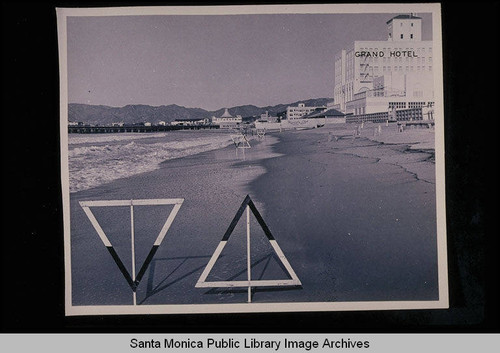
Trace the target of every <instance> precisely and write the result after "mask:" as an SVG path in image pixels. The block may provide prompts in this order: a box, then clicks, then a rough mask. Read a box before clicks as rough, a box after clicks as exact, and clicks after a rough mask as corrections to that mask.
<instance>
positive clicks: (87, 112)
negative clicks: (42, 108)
mask: <svg viewBox="0 0 500 353" xmlns="http://www.w3.org/2000/svg"><path fill="white" fill-rule="evenodd" d="M329 101H331V98H316V99H308V100H303V101H298V102H293V103H288V104H278V105H274V106H267V107H257V106H254V105H242V106H237V107H231V108H229V112H230V113H231V114H232V115H233V116H235V115H241V116H242V117H244V118H247V117H258V116H260V114H263V113H265V112H266V111H267V112H269V114H270V115H277V114H279V113H282V112H284V111H286V107H287V106H290V105H294V106H296V105H297V104H298V103H305V105H306V106H320V105H326V103H327V102H329ZM223 113H224V108H221V109H218V110H216V111H207V110H204V109H201V108H186V107H182V106H179V105H176V104H171V105H161V106H156V107H155V106H150V105H140V104H137V105H126V106H124V107H109V106H105V105H88V104H79V103H70V104H69V105H68V120H69V121H72V122H84V123H89V124H99V125H108V124H111V123H114V122H123V123H126V124H133V123H140V122H150V123H153V124H156V123H158V122H159V121H165V122H171V121H174V120H175V119H201V118H210V117H212V116H221V115H222V114H223Z"/></svg>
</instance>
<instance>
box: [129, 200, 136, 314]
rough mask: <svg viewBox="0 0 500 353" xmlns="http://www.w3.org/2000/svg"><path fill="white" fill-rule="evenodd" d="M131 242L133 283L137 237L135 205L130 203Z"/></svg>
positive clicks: (133, 279) (133, 278)
mask: <svg viewBox="0 0 500 353" xmlns="http://www.w3.org/2000/svg"><path fill="white" fill-rule="evenodd" d="M130 242H131V246H132V281H134V282H135V237H134V205H133V204H132V201H131V202H130ZM132 295H133V298H134V305H137V297H136V292H135V290H134V291H133V292H132Z"/></svg>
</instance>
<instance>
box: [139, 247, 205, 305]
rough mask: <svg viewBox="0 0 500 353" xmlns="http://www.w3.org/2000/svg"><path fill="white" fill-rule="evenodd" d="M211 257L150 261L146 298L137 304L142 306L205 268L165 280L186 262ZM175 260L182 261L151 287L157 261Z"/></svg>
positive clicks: (200, 267)
mask: <svg viewBox="0 0 500 353" xmlns="http://www.w3.org/2000/svg"><path fill="white" fill-rule="evenodd" d="M210 257H211V255H199V256H176V257H163V258H158V259H154V260H153V261H151V265H150V268H149V276H148V283H147V289H146V297H145V298H144V299H143V300H141V301H140V302H139V304H143V303H144V302H145V301H146V300H148V298H150V297H152V296H153V295H155V294H157V293H159V292H161V291H163V290H164V289H166V288H168V287H170V286H171V285H173V284H175V283H177V282H179V281H182V280H183V279H185V278H187V277H189V276H191V275H192V274H194V273H196V272H197V271H200V270H202V269H203V268H205V265H202V266H198V267H196V268H194V269H192V270H191V271H189V272H187V273H185V274H183V275H182V276H180V277H176V278H173V279H172V280H171V281H168V282H167V280H168V279H169V278H170V277H172V276H173V275H174V273H175V272H177V271H178V270H179V269H180V268H181V267H182V266H184V265H185V264H186V263H187V261H188V260H193V259H204V258H206V259H209V258H210ZM175 260H182V261H181V262H180V263H179V264H178V265H177V266H175V267H174V268H173V269H172V270H171V271H170V272H169V273H168V274H167V275H166V276H165V277H164V278H163V279H162V280H161V281H160V282H159V283H158V284H157V285H156V286H154V287H153V283H154V275H155V270H156V264H157V263H158V262H159V261H175Z"/></svg>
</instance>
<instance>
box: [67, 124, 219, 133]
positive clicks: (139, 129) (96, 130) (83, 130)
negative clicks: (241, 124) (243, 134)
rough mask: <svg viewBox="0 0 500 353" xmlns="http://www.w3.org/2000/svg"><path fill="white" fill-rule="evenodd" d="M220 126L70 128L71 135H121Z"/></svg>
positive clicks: (83, 126) (84, 126)
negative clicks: (124, 133) (123, 133)
mask: <svg viewBox="0 0 500 353" xmlns="http://www.w3.org/2000/svg"><path fill="white" fill-rule="evenodd" d="M218 128H219V126H218V125H184V126H183V125H174V126H172V125H155V126H141V125H129V126H87V125H79V126H68V133H70V134H99V133H120V132H143V133H147V132H163V131H178V130H202V129H210V130H211V129H218Z"/></svg>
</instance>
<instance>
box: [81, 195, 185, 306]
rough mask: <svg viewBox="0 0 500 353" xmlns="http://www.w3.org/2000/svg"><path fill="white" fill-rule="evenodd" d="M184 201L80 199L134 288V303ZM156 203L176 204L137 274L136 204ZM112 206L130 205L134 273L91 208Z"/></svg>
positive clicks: (102, 239) (100, 235)
mask: <svg viewBox="0 0 500 353" xmlns="http://www.w3.org/2000/svg"><path fill="white" fill-rule="evenodd" d="M183 202H184V199H149V200H100V201H80V206H81V207H82V208H83V211H84V212H85V214H86V215H87V217H88V219H89V220H90V223H92V226H93V227H94V229H95V230H96V232H97V234H98V235H99V238H101V241H102V242H103V244H104V246H105V247H106V248H107V249H108V251H109V253H110V254H111V256H112V257H113V260H114V261H115V263H116V265H117V266H118V268H119V269H120V272H121V273H122V275H123V277H125V279H126V280H127V283H128V285H129V286H130V288H131V289H132V292H133V302H134V305H136V304H137V300H136V291H137V286H138V285H139V282H140V281H141V279H142V277H143V276H144V274H145V273H146V270H147V269H148V267H149V264H150V263H151V261H152V260H153V257H154V255H155V253H156V251H157V250H158V247H159V246H160V244H161V243H162V241H163V239H164V238H165V235H166V234H167V232H168V230H169V229H170V226H171V225H172V222H173V221H174V219H175V216H177V212H179V209H180V208H181V205H182V203H183ZM155 205H174V207H173V209H172V211H170V214H169V215H168V217H167V220H166V221H165V224H164V225H163V227H162V229H161V230H160V233H159V234H158V236H157V237H156V240H155V242H154V244H153V247H152V248H151V250H150V251H149V254H148V256H147V257H146V260H145V261H144V263H143V264H142V266H141V268H140V269H139V273H138V274H137V275H136V273H135V239H134V206H155ZM112 206H129V207H130V237H131V250H132V274H130V273H129V272H128V270H127V269H126V268H125V265H124V264H123V262H122V260H121V259H120V257H119V256H118V254H117V252H116V250H115V249H114V248H113V245H112V244H111V242H110V241H109V239H108V237H107V236H106V234H105V233H104V230H103V229H102V227H101V226H100V224H99V222H98V221H97V219H96V218H95V216H94V214H93V213H92V211H91V210H90V207H112Z"/></svg>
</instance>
